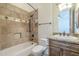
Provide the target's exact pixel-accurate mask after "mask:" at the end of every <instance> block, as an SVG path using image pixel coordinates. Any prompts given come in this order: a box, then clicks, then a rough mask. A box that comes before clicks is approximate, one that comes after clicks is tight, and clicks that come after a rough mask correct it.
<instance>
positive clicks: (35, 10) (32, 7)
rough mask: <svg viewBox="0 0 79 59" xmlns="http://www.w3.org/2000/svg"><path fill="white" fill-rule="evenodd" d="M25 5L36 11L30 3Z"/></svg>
mask: <svg viewBox="0 0 79 59" xmlns="http://www.w3.org/2000/svg"><path fill="white" fill-rule="evenodd" d="M27 4H28V5H29V6H30V7H31V8H32V9H34V10H35V11H36V8H34V7H33V6H32V5H31V4H30V3H27Z"/></svg>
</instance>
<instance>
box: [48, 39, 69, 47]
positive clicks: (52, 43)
mask: <svg viewBox="0 0 79 59" xmlns="http://www.w3.org/2000/svg"><path fill="white" fill-rule="evenodd" d="M49 45H51V46H56V47H60V48H67V47H69V46H70V45H69V44H68V43H65V42H59V41H53V40H49Z"/></svg>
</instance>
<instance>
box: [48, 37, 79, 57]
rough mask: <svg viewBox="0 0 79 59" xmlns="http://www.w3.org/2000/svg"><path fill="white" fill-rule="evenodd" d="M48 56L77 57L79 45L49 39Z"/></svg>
mask: <svg viewBox="0 0 79 59" xmlns="http://www.w3.org/2000/svg"><path fill="white" fill-rule="evenodd" d="M49 56H79V43H78V42H77V43H76V42H74V41H73V42H68V41H64V40H63V41H62V40H57V39H54V38H49Z"/></svg>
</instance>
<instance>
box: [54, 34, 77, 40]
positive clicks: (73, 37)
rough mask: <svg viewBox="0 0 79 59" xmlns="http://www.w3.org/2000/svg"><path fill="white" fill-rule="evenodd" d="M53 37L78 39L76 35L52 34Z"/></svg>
mask: <svg viewBox="0 0 79 59" xmlns="http://www.w3.org/2000/svg"><path fill="white" fill-rule="evenodd" d="M53 37H54V38H59V39H78V38H77V37H75V36H63V35H61V36H60V35H54V36H53Z"/></svg>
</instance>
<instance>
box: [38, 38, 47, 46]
mask: <svg viewBox="0 0 79 59" xmlns="http://www.w3.org/2000/svg"><path fill="white" fill-rule="evenodd" d="M39 45H42V46H45V47H46V46H47V45H48V39H46V38H40V39H39Z"/></svg>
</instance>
